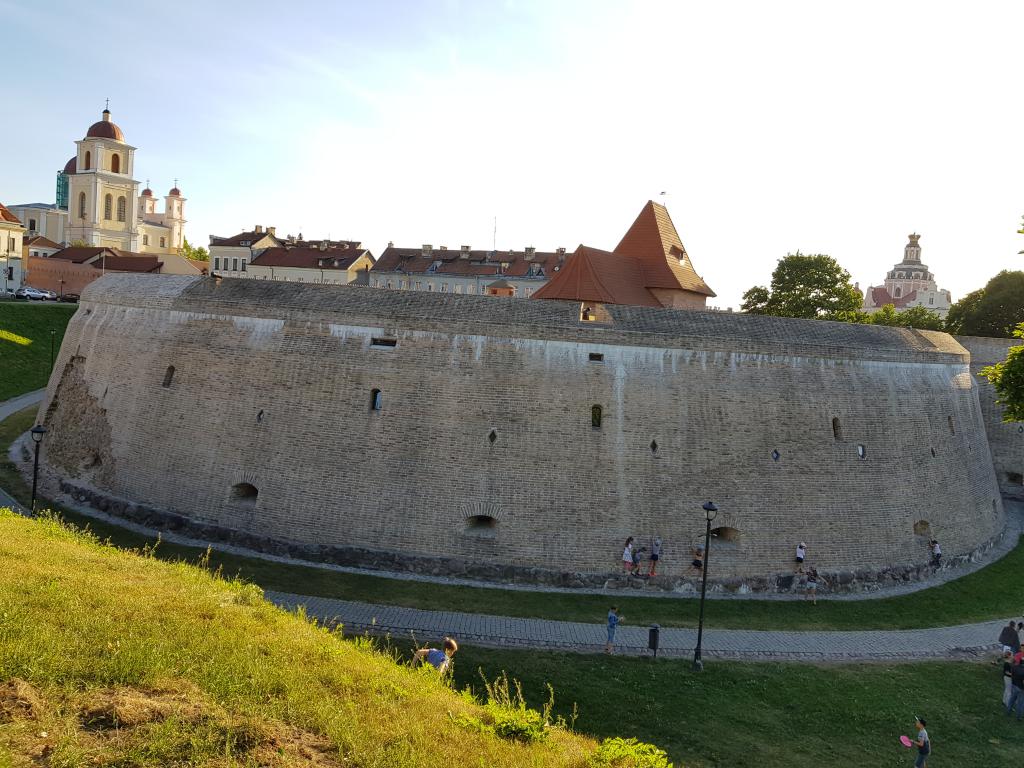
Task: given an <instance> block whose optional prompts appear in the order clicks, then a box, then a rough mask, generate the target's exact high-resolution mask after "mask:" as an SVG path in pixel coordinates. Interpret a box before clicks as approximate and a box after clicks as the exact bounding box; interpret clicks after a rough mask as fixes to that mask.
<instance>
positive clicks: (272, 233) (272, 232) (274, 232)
mask: <svg viewBox="0 0 1024 768" xmlns="http://www.w3.org/2000/svg"><path fill="white" fill-rule="evenodd" d="M267 234H268V235H270V236H271V237H275V236H276V235H277V227H267Z"/></svg>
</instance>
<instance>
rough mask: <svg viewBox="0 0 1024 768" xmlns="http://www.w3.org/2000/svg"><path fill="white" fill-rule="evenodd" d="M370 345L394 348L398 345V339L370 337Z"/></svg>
mask: <svg viewBox="0 0 1024 768" xmlns="http://www.w3.org/2000/svg"><path fill="white" fill-rule="evenodd" d="M370 346H371V347H379V348H380V349H394V348H395V347H396V346H398V339H377V338H373V339H370Z"/></svg>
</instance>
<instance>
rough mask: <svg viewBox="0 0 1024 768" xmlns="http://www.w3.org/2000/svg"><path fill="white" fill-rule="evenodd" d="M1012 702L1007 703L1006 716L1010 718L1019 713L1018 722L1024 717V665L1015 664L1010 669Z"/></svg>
mask: <svg viewBox="0 0 1024 768" xmlns="http://www.w3.org/2000/svg"><path fill="white" fill-rule="evenodd" d="M1010 675H1011V680H1010V700H1009V701H1008V702H1007V703H1006V715H1007V717H1009V716H1010V715H1012V714H1013V712H1014V710H1016V711H1017V722H1018V723H1019V722H1020V719H1021V716H1022V715H1024V664H1019V663H1018V664H1014V665H1013V666H1012V667H1011V668H1010Z"/></svg>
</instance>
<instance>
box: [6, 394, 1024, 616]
mask: <svg viewBox="0 0 1024 768" xmlns="http://www.w3.org/2000/svg"><path fill="white" fill-rule="evenodd" d="M33 413H34V409H32V408H30V409H26V410H25V411H23V412H21V413H19V414H16V415H14V416H12V417H10V418H9V419H8V420H6V421H5V422H0V451H2V456H3V457H4V458H5V457H6V453H7V446H8V445H9V444H10V441H11V440H13V439H14V437H16V436H17V435H18V434H21V433H22V432H24V431H25V430H26V429H28V428H29V427H31V425H32V420H33ZM44 450H45V448H44ZM0 487H2V488H4V489H6V490H7V491H9V492H11V493H12V495H14V496H15V498H17V499H18V500H19V501H21V502H22V503H23V504H25V505H26V506H27V505H28V497H29V488H28V485H27V484H26V483H25V482H24V481H23V480H22V479H21V477H19V476H18V475H17V473H16V471H15V470H14V467H13V465H10V464H9V463H7V462H6V461H5V460H2V461H0ZM51 506H53V507H54V509H56V510H57V511H59V512H61V514H62V515H63V516H64V517H65V518H66V519H67V520H68V521H70V522H73V523H75V524H77V525H81V526H88V527H90V528H91V529H92V530H93V531H95V532H96V533H97V534H98V535H100V536H102V537H104V538H109V539H110V540H111V541H112V542H113V543H115V544H117V545H118V546H122V547H127V548H141V547H143V546H145V545H150V546H151V545H152V544H153V542H154V541H155V539H153V538H151V537H147V536H142V535H139V534H135V533H132V532H130V531H127V530H125V529H123V528H120V527H118V526H114V525H109V524H106V523H100V522H97V521H94V520H92V519H91V518H88V517H85V516H83V515H80V514H77V513H75V512H72V511H71V510H67V509H62V508H59V507H57V506H56V505H51ZM202 554H203V551H202V550H200V549H197V548H194V547H184V546H180V545H175V544H170V543H167V542H162V543H161V544H160V546H159V548H158V556H160V557H164V558H168V559H175V558H181V559H185V560H190V561H193V562H194V561H196V560H198V559H199V558H200V557H201V556H202ZM210 563H211V565H212V567H215V568H216V567H220V568H222V569H223V570H224V572H225V573H227V574H231V575H237V576H240V577H241V578H243V579H246V580H248V581H252V582H254V583H256V584H259V585H260V586H261V587H263V588H264V589H272V590H278V591H283V592H296V593H299V594H305V595H315V596H322V597H336V598H340V599H346V600H361V601H365V602H373V603H383V604H390V605H404V606H408V607H413V608H425V609H434V610H444V609H450V610H458V611H464V612H467V613H489V614H497V615H505V616H521V617H528V618H548V619H559V620H564V621H584V622H595V623H603V622H604V620H605V618H604V617H605V616H606V614H607V612H608V605H609V603H610V602H615V603H616V604H618V606H619V608H620V612H621V613H622V615H623V620H624V623H625V624H633V625H647V624H651V623H658V624H661V625H662V626H666V627H689V626H696V623H697V610H698V601H697V600H696V599H692V598H691V599H687V598H672V597H665V598H652V597H643V598H640V597H632V598H631V597H628V596H627V595H624V594H616V595H614V596H605V595H582V594H564V593H542V592H514V591H509V590H502V589H488V588H479V587H461V586H447V585H437V584H429V583H422V582H415V581H403V580H400V579H388V578H382V577H378V576H366V575H359V574H348V573H339V572H336V571H329V570H324V569H321V568H313V567H308V566H302V565H286V564H281V563H274V562H270V561H267V560H261V559H259V558H252V557H241V556H238V555H230V554H224V553H220V552H213V553H212V555H211V558H210ZM1021 573H1024V545H1022V544H1018V546H1017V547H1016V548H1015V549H1014V550H1013V551H1012V552H1010V554H1008V555H1007V556H1006V557H1004V558H1002V559H1001V560H999V561H997V562H996V563H993V564H992V565H990V566H988V567H987V568H984V569H982V570H981V571H978V572H976V573H973V574H970V575H968V576H964V577H963V578H960V579H957V580H956V581H953V582H950V583H948V584H943V585H941V586H937V587H932V588H931V589H927V590H923V591H921V592H917V593H915V594H912V595H906V596H903V597H892V598H883V599H874V600H864V601H855V602H849V601H843V602H840V601H833V602H830V601H828V600H819V601H818V605H817V606H812V605H810V604H808V603H805V602H802V601H797V602H769V601H758V600H712V601H709V603H708V605H707V609H706V612H707V616H706V621H707V624H708V626H712V627H720V628H734V629H803V630H815V629H915V628H920V627H931V626H944V625H949V624H965V623H970V622H974V621H984V620H987V619H996V618H1000V619H1001V618H1009V617H1011V616H1014V617H1017V616H1020V614H1021V610H1022V607H1024V600H1022V599H1021V597H1020V588H1019V583H1020V574H1021Z"/></svg>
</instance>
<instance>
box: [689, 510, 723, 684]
mask: <svg viewBox="0 0 1024 768" xmlns="http://www.w3.org/2000/svg"><path fill="white" fill-rule="evenodd" d="M717 516H718V507H716V506H715V505H714V503H712V502H710V501H707V502H704V517H705V518H706V519H707V523H708V526H707V531H706V532H705V533H704V568H703V578H702V580H701V583H700V619H698V620H697V647H696V648H694V650H693V671H694V672H703V671H704V662H703V660H702V659H701V657H700V645H701V641H702V640H703V639H704V597H705V595H707V593H708V560H710V555H711V521H712V520H714V519H715V518H716V517H717Z"/></svg>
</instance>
